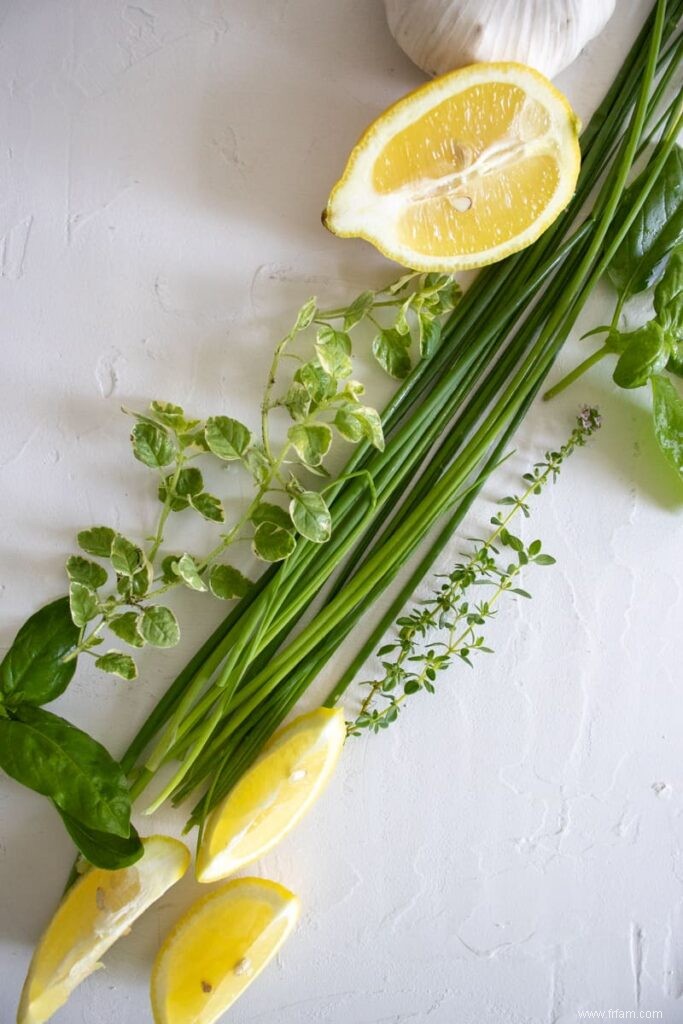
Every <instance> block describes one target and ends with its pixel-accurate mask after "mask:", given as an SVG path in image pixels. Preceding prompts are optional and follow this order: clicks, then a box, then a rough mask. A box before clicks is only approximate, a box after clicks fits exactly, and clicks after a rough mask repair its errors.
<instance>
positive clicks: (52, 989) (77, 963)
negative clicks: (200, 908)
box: [17, 836, 190, 1024]
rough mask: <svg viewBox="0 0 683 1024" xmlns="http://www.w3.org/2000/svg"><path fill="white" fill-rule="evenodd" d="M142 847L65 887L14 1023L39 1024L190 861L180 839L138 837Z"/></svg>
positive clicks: (53, 1011)
mask: <svg viewBox="0 0 683 1024" xmlns="http://www.w3.org/2000/svg"><path fill="white" fill-rule="evenodd" d="M143 844H144V847H145V852H144V854H143V856H142V857H141V858H140V860H139V861H137V862H136V863H135V864H133V865H131V866H130V867H127V868H122V869H120V870H118V871H105V870H103V869H102V868H89V869H88V870H87V871H86V873H85V874H84V875H83V876H82V877H81V878H80V879H79V880H78V881H77V882H76V883H75V884H74V885H73V886H72V887H71V888H70V889H69V890H68V892H67V893H66V895H65V897H64V899H63V900H62V902H61V903H60V905H59V907H58V908H57V911H56V913H55V915H54V917H53V918H52V920H51V921H50V923H49V925H48V926H47V928H46V930H45V932H44V933H43V936H42V938H41V939H40V942H39V943H38V946H37V947H36V951H35V953H34V954H33V959H32V961H31V965H30V967H29V971H28V975H27V977H26V981H25V982H24V989H23V991H22V994H21V1002H20V1004H19V1010H18V1012H17V1024H43V1022H44V1021H47V1020H49V1019H50V1017H51V1016H52V1015H53V1013H55V1012H56V1011H57V1010H58V1009H59V1007H60V1006H63V1005H64V1003H65V1002H66V1001H67V999H68V998H69V996H70V995H71V993H72V992H73V990H74V989H75V988H76V986H77V985H79V984H80V983H81V982H82V981H83V980H84V979H85V978H87V977H88V975H89V974H92V973H93V971H96V970H97V969H98V968H100V967H101V966H102V964H101V963H100V962H99V960H100V957H101V956H103V955H104V953H106V951H107V950H108V949H109V947H110V946H112V945H113V944H114V942H116V940H117V939H118V938H119V937H120V936H121V935H123V933H124V932H126V931H127V930H128V929H129V928H130V926H131V925H132V924H133V922H134V921H135V920H136V919H137V918H138V917H140V915H141V914H142V913H143V912H144V911H145V910H146V909H147V907H149V906H150V905H151V904H152V903H154V901H155V900H157V899H159V897H160V896H161V895H163V893H165V892H166V890H167V889H169V888H170V887H171V886H172V885H173V884H174V883H175V882H177V881H178V879H179V878H181V877H182V876H183V875H184V874H185V872H186V871H187V868H188V866H189V863H190V853H189V850H188V849H187V847H186V846H185V845H184V843H180V842H178V840H177V839H171V838H169V837H168V836H149V837H148V838H147V839H143Z"/></svg>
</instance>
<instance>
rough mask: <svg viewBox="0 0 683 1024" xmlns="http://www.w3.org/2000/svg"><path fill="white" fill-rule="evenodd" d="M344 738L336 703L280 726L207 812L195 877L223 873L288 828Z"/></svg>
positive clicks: (209, 878) (321, 782)
mask: <svg viewBox="0 0 683 1024" xmlns="http://www.w3.org/2000/svg"><path fill="white" fill-rule="evenodd" d="M345 739H346V724H345V721H344V713H343V711H341V709H339V708H337V709H334V710H333V709H330V708H318V709H316V710H315V711H312V712H310V713H309V714H306V715H301V716H300V717H299V718H297V719H295V720H294V721H293V722H291V723H290V724H289V725H287V726H285V727H284V728H283V729H280V731H279V732H277V733H276V734H275V736H274V737H273V739H272V740H271V742H270V743H269V745H268V746H267V747H266V749H265V750H264V751H263V753H262V754H261V756H260V757H259V758H258V759H257V760H256V761H255V762H254V764H253V765H252V766H251V768H250V769H249V770H248V771H247V772H246V773H245V774H244V775H243V776H242V778H241V779H240V781H239V782H238V783H237V785H236V786H235V787H234V789H233V790H231V792H230V793H229V794H228V796H227V797H226V798H225V800H223V801H222V802H221V803H220V804H218V806H217V807H216V808H215V809H214V810H213V811H212V813H211V814H210V816H209V818H208V820H207V822H206V826H205V828H204V832H203V835H202V841H201V844H200V847H199V850H198V852H197V879H198V880H199V881H200V882H214V881H216V880H217V879H219V878H225V877H226V876H227V875H230V874H232V873H233V872H235V871H237V870H238V869H239V868H242V867H244V866H245V865H246V864H249V863H251V861H253V860H256V858H257V857H260V856H262V854H264V853H265V852H266V851H267V850H269V849H270V848H271V847H272V846H274V845H275V843H277V842H278V841H279V840H280V839H281V838H282V837H283V836H284V835H285V834H286V833H287V832H289V831H290V829H292V828H293V827H294V825H295V824H296V823H297V822H298V821H299V820H300V819H301V818H302V817H303V815H304V814H305V813H306V811H307V810H308V809H309V807H310V806H311V805H312V804H313V803H314V801H315V800H316V799H317V797H318V796H319V795H320V793H321V792H322V790H323V788H324V786H325V784H326V783H327V781H328V780H329V778H330V777H331V775H332V773H333V771H334V767H335V765H336V763H337V760H338V758H339V755H340V753H341V750H342V747H343V745H344V740H345Z"/></svg>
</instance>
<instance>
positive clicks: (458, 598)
mask: <svg viewBox="0 0 683 1024" xmlns="http://www.w3.org/2000/svg"><path fill="white" fill-rule="evenodd" d="M600 422H601V421H600V415H599V413H598V411H597V409H593V408H588V407H586V408H585V409H583V410H582V412H581V415H580V416H579V417H578V419H577V424H576V427H575V428H574V430H573V431H572V433H571V435H570V436H569V438H568V440H567V441H566V443H565V444H564V445H562V447H561V448H560V449H559V450H558V451H548V452H546V454H545V458H544V459H543V461H541V462H538V463H536V464H535V465H534V467H533V469H532V471H531V472H529V473H525V474H524V476H523V477H522V479H523V481H524V483H525V485H526V486H525V488H524V490H523V491H522V492H521V493H520V494H513V495H510V496H508V497H506V498H502V499H501V500H500V501H499V502H498V504H499V505H500V506H501V511H500V512H496V513H495V515H494V516H492V518H491V525H492V526H493V527H494V529H493V531H492V532H491V534H490V536H489V537H488V538H487V539H486V540H481V541H477V542H476V545H477V546H476V547H475V548H474V550H473V551H472V552H471V553H470V554H469V556H468V557H467V558H466V560H465V561H463V562H458V563H457V564H456V565H455V566H454V567H453V569H452V570H451V571H450V572H449V573H447V574H443V573H440V574H437V575H436V576H435V580H437V581H442V582H440V583H438V584H437V586H436V588H435V590H434V592H433V593H432V595H431V596H430V597H429V598H428V599H427V600H425V601H422V602H420V603H419V604H417V605H415V607H414V608H413V609H412V610H411V611H410V612H409V613H408V614H407V615H403V616H401V617H400V618H399V619H397V621H396V637H395V639H394V640H392V641H391V642H390V643H388V644H384V645H383V646H382V647H380V648H379V650H378V651H377V657H378V658H379V659H380V661H381V665H382V670H383V672H382V674H381V675H380V676H378V677H377V678H375V679H373V680H370V681H366V682H365V683H363V684H361V685H363V686H366V687H368V688H369V689H368V692H367V694H366V696H365V698H364V700H363V702H362V704H361V706H360V710H359V712H358V714H357V716H356V718H355V719H354V720H353V721H351V722H348V723H347V733H348V734H349V735H352V736H358V735H360V734H361V733H362V732H363V731H364V730H370V731H371V732H374V733H378V732H380V731H381V730H382V729H387V728H388V727H389V726H390V725H391V724H392V723H393V722H395V721H396V719H397V718H398V715H399V712H400V711H401V710H402V708H403V704H404V702H405V701H406V699H407V698H408V697H410V696H412V695H413V694H415V693H419V692H420V691H422V690H424V691H426V692H427V693H434V692H435V684H436V680H437V677H438V675H439V673H441V672H444V671H446V670H447V669H449V668H450V667H451V666H452V665H453V664H454V662H455V661H457V660H459V661H461V662H464V664H466V665H468V666H469V667H470V668H471V667H472V660H471V659H472V656H473V655H476V654H491V653H493V652H492V650H491V648H490V647H487V646H486V645H485V637H484V634H483V632H482V629H483V627H484V626H485V625H486V623H487V622H488V621H489V620H490V619H492V618H493V617H494V616H495V615H496V612H497V608H496V606H497V603H498V601H499V600H500V598H501V597H502V596H503V594H516V595H518V596H519V597H524V598H530V597H531V595H530V594H529V593H528V592H527V591H526V590H523V589H522V588H521V587H519V586H517V585H516V584H517V577H518V576H519V575H520V573H521V572H522V570H523V569H525V568H526V567H527V566H528V565H532V564H533V565H553V564H554V562H555V559H554V558H553V557H552V556H551V555H549V554H547V553H545V552H544V551H543V550H542V544H541V541H540V540H533V541H531V542H530V543H529V544H525V543H524V541H523V540H522V539H521V537H518V536H516V535H515V534H513V533H511V532H510V530H509V529H508V527H509V524H510V523H511V522H512V520H513V519H514V518H515V516H517V515H518V514H519V513H520V512H521V513H522V514H523V515H524V516H525V517H528V516H529V515H530V499H531V498H532V496H534V495H538V494H540V493H541V491H542V490H543V488H544V487H545V485H546V484H547V483H549V482H554V481H555V480H556V479H557V477H558V475H559V472H560V468H561V467H562V464H563V463H564V462H565V460H566V459H567V458H569V456H570V455H571V454H572V453H573V452H574V451H575V450H576V449H577V448H580V447H583V445H585V444H586V442H587V440H588V438H589V437H590V436H591V434H593V433H594V431H595V430H597V429H598V428H599V427H600ZM502 509H505V511H502ZM508 559H509V560H508ZM475 586H484V587H489V588H491V590H490V592H489V595H488V596H487V597H486V598H485V599H484V600H481V601H473V600H472V599H471V598H470V596H469V595H470V592H471V589H472V588H473V587H475ZM378 701H383V702H384V704H383V706H382V707H381V708H378V707H377V706H376V704H377V702H378Z"/></svg>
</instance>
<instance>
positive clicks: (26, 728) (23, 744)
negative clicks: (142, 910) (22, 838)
mask: <svg viewBox="0 0 683 1024" xmlns="http://www.w3.org/2000/svg"><path fill="white" fill-rule="evenodd" d="M12 716H13V717H12V718H11V719H10V718H0V767H1V768H2V769H3V770H4V771H5V772H6V773H7V774H8V775H10V776H11V777H12V778H13V779H16V780H17V782H21V783H23V785H24V786H28V787H29V789H33V790H35V791H36V792H37V793H42V794H43V795H44V796H48V797H50V799H51V800H53V801H54V802H55V803H56V804H57V806H58V807H59V808H60V809H61V810H63V811H66V813H67V814H70V815H71V816H72V817H73V818H75V819H76V820H77V821H79V822H80V823H81V824H83V825H85V826H86V827H88V828H94V829H97V830H98V831H102V832H113V833H114V835H117V836H124V837H125V836H128V835H129V833H130V796H129V794H128V784H127V782H126V778H125V775H124V774H123V772H122V770H121V767H120V766H119V765H118V764H117V763H116V761H115V760H114V759H113V757H112V756H111V754H109V753H108V752H107V751H106V750H105V748H104V747H103V746H102V745H101V744H100V743H98V742H97V740H94V739H93V738H92V737H91V736H88V734H87V733H85V732H82V731H81V730H80V729H77V728H76V726H74V725H71V723H70V722H66V721H65V720H64V719H63V718H58V717H57V715H53V714H51V713H50V712H49V711H45V710H44V709H43V708H34V707H31V706H30V705H28V704H22V705H21V706H20V707H19V708H17V709H16V711H14V712H12Z"/></svg>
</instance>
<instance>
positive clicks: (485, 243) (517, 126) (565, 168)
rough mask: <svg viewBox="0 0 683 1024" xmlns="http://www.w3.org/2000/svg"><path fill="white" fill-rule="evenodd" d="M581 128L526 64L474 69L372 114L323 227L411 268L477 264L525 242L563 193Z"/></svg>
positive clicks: (571, 176) (571, 183)
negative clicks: (360, 240)
mask: <svg viewBox="0 0 683 1024" xmlns="http://www.w3.org/2000/svg"><path fill="white" fill-rule="evenodd" d="M579 128H580V122H579V120H578V118H577V116H576V115H575V114H574V113H573V111H572V109H571V107H570V106H569V103H568V102H567V100H566V99H565V97H564V96H563V95H562V93H560V92H558V90H557V89H556V88H555V87H554V86H553V85H552V84H551V83H550V82H549V81H548V80H547V79H546V78H544V76H543V75H541V74H540V73H539V72H538V71H534V69H533V68H529V67H526V66H525V65H524V64H513V63H491V64H472V65H470V66H469V67H465V68H461V69H459V70H458V71H453V72H451V74H448V75H444V76H443V77H442V78H437V79H435V80H434V81H432V82H429V83H428V84H427V85H424V86H422V88H420V89H417V90H416V91H415V92H413V93H410V95H408V96H406V97H405V98H404V99H402V100H399V101H398V103H395V104H394V105H393V106H392V107H389V109H388V110H387V111H386V112H385V113H384V114H382V115H381V117H379V118H378V119H377V120H376V121H375V122H374V123H373V124H371V125H370V127H369V128H368V129H367V131H366V132H365V134H364V135H363V136H362V137H361V139H360V141H359V142H358V144H357V145H356V147H355V149H354V150H353V152H352V153H351V156H350V158H349V161H348V163H347V165H346V169H345V171H344V174H343V176H342V178H341V180H340V181H339V182H338V183H337V185H335V187H334V189H333V190H332V194H331V195H330V198H329V202H328V205H327V209H326V210H325V213H324V214H323V223H324V224H325V225H326V226H327V227H328V228H329V229H330V231H333V232H334V234H336V235H341V236H342V237H349V236H354V237H359V238H364V239H366V240H367V241H368V242H371V243H372V244H373V245H374V246H376V247H377V248H378V249H379V250H380V251H381V252H382V253H384V255H385V256H388V257H389V258H390V259H393V260H396V261H397V262H398V263H402V264H404V266H407V267H411V268H413V269H415V270H436V271H445V272H453V271H456V270H468V269H472V268H473V267H482V266H484V265H485V264H487V263H494V262H495V261H496V260H500V259H502V258H503V257H504V256H508V255H509V254H510V253H513V252H517V251H518V250H519V249H523V248H524V247H525V246H527V245H530V244H531V242H533V241H534V240H535V239H536V238H538V236H539V235H540V234H541V233H542V232H543V231H545V229H546V228H547V227H548V225H549V224H551V223H552V222H553V221H554V220H555V218H556V217H557V216H558V214H559V213H560V212H561V210H563V209H564V207H565V206H566V205H567V203H568V202H569V200H570V199H571V197H572V194H573V192H574V188H575V186H576V179H577V177H578V173H579V165H580V159H581V156H580V150H579V143H578V134H579Z"/></svg>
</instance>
